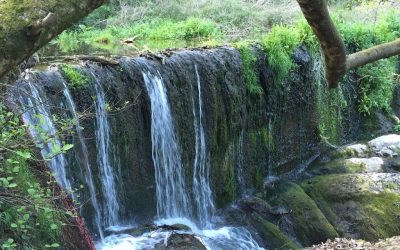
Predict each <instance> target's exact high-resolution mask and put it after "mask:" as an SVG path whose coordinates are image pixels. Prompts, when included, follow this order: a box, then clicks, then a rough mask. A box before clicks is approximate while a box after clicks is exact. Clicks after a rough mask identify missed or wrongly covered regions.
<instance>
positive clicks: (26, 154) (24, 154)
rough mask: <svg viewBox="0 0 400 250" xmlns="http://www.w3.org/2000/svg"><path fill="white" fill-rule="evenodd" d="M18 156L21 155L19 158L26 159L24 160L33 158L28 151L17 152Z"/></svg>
mask: <svg viewBox="0 0 400 250" xmlns="http://www.w3.org/2000/svg"><path fill="white" fill-rule="evenodd" d="M15 153H16V154H17V155H19V156H21V157H22V158H24V159H30V158H31V157H32V156H31V153H30V152H28V151H17V152H15Z"/></svg>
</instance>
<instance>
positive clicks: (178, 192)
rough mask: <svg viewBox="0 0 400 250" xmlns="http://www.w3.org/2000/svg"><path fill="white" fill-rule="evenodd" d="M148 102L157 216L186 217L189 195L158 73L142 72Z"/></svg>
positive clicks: (165, 93) (166, 101)
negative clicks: (149, 106) (149, 103)
mask: <svg viewBox="0 0 400 250" xmlns="http://www.w3.org/2000/svg"><path fill="white" fill-rule="evenodd" d="M143 78H144V82H145V85H146V89H147V92H148V95H149V97H150V102H151V141H152V157H153V162H154V167H155V175H156V176H155V177H156V184H157V189H156V194H157V214H158V217H159V218H176V217H188V216H189V215H190V212H189V211H190V209H189V202H188V195H187V193H186V185H185V179H184V172H183V166H182V160H181V152H180V149H179V147H178V144H177V139H176V135H175V128H174V125H173V123H172V115H171V110H170V108H169V104H168V99H167V92H166V89H165V87H164V83H163V81H162V79H161V76H156V75H153V74H151V73H150V72H147V73H143Z"/></svg>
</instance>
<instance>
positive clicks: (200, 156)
mask: <svg viewBox="0 0 400 250" xmlns="http://www.w3.org/2000/svg"><path fill="white" fill-rule="evenodd" d="M195 72H196V79H197V91H198V106H197V108H196V105H195V100H194V97H193V92H194V91H193V87H192V111H193V116H194V123H193V124H194V129H195V136H196V140H195V159H194V164H193V168H194V170H193V171H194V173H193V194H194V203H195V204H194V205H195V209H196V210H197V217H198V221H199V224H200V228H199V227H198V226H197V225H196V224H195V223H194V222H192V220H191V219H194V218H192V217H193V216H192V213H191V212H190V208H191V205H190V203H189V200H188V194H187V193H186V188H185V186H186V185H185V177H184V174H183V165H182V161H181V154H180V148H179V145H178V143H177V138H176V134H175V128H174V126H173V122H172V115H171V111H170V108H169V104H168V98H167V92H166V88H165V86H164V83H163V79H162V77H161V75H159V74H158V75H154V74H152V73H150V72H147V73H143V78H144V81H145V85H146V89H147V92H148V95H149V97H150V102H151V139H152V156H153V163H154V166H155V170H156V171H155V172H156V185H157V188H156V191H157V212H158V217H159V220H158V221H156V223H157V224H158V225H165V224H167V225H174V224H184V225H186V226H188V227H189V228H190V229H191V232H187V231H183V232H181V233H194V234H195V235H196V237H198V238H199V239H200V240H201V241H202V242H203V243H204V245H205V246H206V248H207V249H212V250H231V249H243V250H261V249H263V248H261V247H260V246H259V245H258V244H257V242H256V241H255V240H254V239H253V238H252V236H251V234H250V232H249V231H248V230H246V229H245V228H241V227H237V228H235V227H222V228H218V229H215V228H214V225H213V224H212V223H211V217H212V213H213V211H214V205H213V199H212V191H211V188H210V184H209V165H207V160H206V141H205V134H204V128H203V123H202V117H203V112H202V99H201V97H202V96H201V81H200V76H199V73H198V69H197V66H196V67H195ZM175 233H176V232H175ZM178 233H179V232H178ZM170 235H171V233H170V232H165V231H160V230H157V231H153V232H151V233H145V234H143V235H142V236H140V237H133V236H130V235H127V234H121V235H111V236H109V237H107V238H106V239H105V240H104V241H103V242H101V243H100V244H99V245H98V248H100V249H103V250H106V249H107V250H108V249H113V250H115V249H124V250H127V249H132V250H133V249H135V250H138V249H153V248H154V246H155V245H156V244H162V243H163V242H164V244H166V242H167V241H168V237H169V236H170Z"/></svg>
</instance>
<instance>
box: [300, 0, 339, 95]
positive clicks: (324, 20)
mask: <svg viewBox="0 0 400 250" xmlns="http://www.w3.org/2000/svg"><path fill="white" fill-rule="evenodd" d="M297 2H298V3H299V5H300V8H301V11H302V12H303V14H304V17H305V18H306V19H307V21H308V23H309V24H310V26H311V28H312V29H313V31H314V33H315V35H316V36H317V38H318V40H319V43H320V44H321V48H322V51H323V53H324V58H325V75H326V79H327V81H328V84H329V87H333V88H334V87H337V84H338V82H339V81H340V79H341V78H342V77H343V76H344V75H345V74H346V49H345V45H344V42H343V40H342V38H341V37H340V34H339V32H338V31H337V30H336V27H335V25H334V24H333V21H332V19H331V17H330V16H329V11H328V7H327V4H326V0H297Z"/></svg>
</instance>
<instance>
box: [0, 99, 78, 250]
mask: <svg viewBox="0 0 400 250" xmlns="http://www.w3.org/2000/svg"><path fill="white" fill-rule="evenodd" d="M0 128H1V131H0V132H1V137H0V248H2V249H44V248H58V247H59V246H60V244H61V243H62V240H63V238H62V234H61V229H62V227H63V222H64V221H66V218H67V214H68V213H67V212H66V211H65V210H63V209H62V208H59V207H58V205H57V204H56V203H55V201H57V200H59V199H60V198H62V197H59V196H58V195H65V194H62V193H60V194H58V195H57V194H56V192H55V191H54V190H57V189H56V188H55V187H56V183H55V180H54V177H52V176H51V175H50V173H48V172H44V171H43V172H42V171H41V170H40V169H41V166H40V165H41V164H42V162H41V161H39V160H38V158H39V157H38V156H36V153H35V152H36V150H34V145H33V142H31V141H30V140H29V138H28V135H27V132H26V131H27V129H26V127H25V126H24V125H22V124H21V123H20V120H19V117H18V115H15V114H14V113H12V112H9V111H8V110H7V109H6V108H5V106H4V105H3V104H2V103H1V102H0ZM43 139H44V138H43ZM45 140H46V141H51V138H50V137H49V135H47V136H46V139H45ZM71 147H72V145H68V144H65V145H64V146H63V148H62V149H61V151H60V153H63V152H65V150H68V149H70V148H71Z"/></svg>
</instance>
